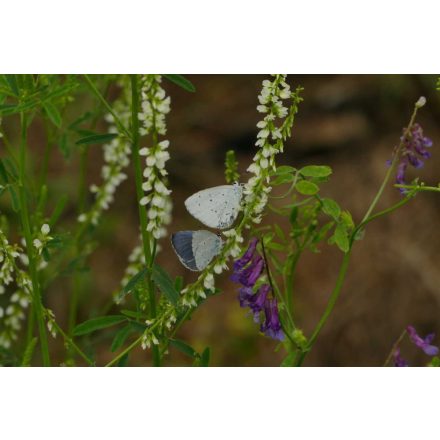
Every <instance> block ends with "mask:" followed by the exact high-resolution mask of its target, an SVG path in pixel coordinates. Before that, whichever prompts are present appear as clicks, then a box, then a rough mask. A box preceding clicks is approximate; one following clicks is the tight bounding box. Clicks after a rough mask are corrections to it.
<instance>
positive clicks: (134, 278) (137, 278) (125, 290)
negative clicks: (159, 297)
mask: <svg viewBox="0 0 440 440" xmlns="http://www.w3.org/2000/svg"><path fill="white" fill-rule="evenodd" d="M147 272H148V268H146V267H144V268H143V269H142V270H140V271H139V272H138V273H137V274H136V275H133V276H132V277H131V278H130V280H129V281H128V283H127V284H126V285H125V286H124V288H123V289H122V291H121V292H120V293H119V295H118V297H117V301H121V300H122V299H123V298H124V297H125V296H126V295H127V294H129V293H130V292H131V291H132V290H133V289H134V288H135V287H136V284H137V283H139V282H140V281H141V280H142V279H143V278H144V277H145V274H146V273H147Z"/></svg>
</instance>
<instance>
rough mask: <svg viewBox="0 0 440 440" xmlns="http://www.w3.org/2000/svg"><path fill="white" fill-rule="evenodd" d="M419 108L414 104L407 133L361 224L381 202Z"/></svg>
mask: <svg viewBox="0 0 440 440" xmlns="http://www.w3.org/2000/svg"><path fill="white" fill-rule="evenodd" d="M418 109H419V107H418V106H417V105H415V106H414V111H413V113H412V115H411V119H410V120H409V123H408V126H407V128H406V130H405V133H404V134H403V136H402V140H401V141H400V143H399V146H398V147H397V150H396V151H395V153H394V157H393V161H392V162H391V166H390V167H389V168H388V171H387V173H386V174H385V178H384V179H383V182H382V185H381V186H380V188H379V191H378V192H377V194H376V196H375V197H374V199H373V202H372V203H371V205H370V207H369V208H368V210H367V212H366V213H365V215H364V218H363V219H362V221H361V224H362V223H364V222H365V221H366V220H367V219H368V218H369V217H370V215H371V213H372V212H373V210H374V208H375V207H376V205H377V203H378V202H379V199H380V198H381V197H382V194H383V191H384V189H385V187H386V186H387V184H388V181H389V180H390V177H391V175H392V174H393V172H394V170H395V168H396V166H397V163H398V162H399V159H400V151H401V149H402V147H403V145H404V143H405V140H406V138H407V136H408V135H409V133H410V131H411V128H412V126H413V124H414V121H415V119H416V115H417V110H418Z"/></svg>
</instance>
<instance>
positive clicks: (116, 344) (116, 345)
mask: <svg viewBox="0 0 440 440" xmlns="http://www.w3.org/2000/svg"><path fill="white" fill-rule="evenodd" d="M134 331H135V330H134V328H133V327H132V326H131V325H130V324H128V325H126V326H124V327H122V328H121V329H120V330H118V331H117V332H116V334H115V337H114V338H113V342H112V346H111V348H110V351H112V352H115V351H116V350H119V349H120V348H121V347H122V346H123V345H124V342H125V341H126V340H127V338H128V336H130V334H131V333H133V332H134Z"/></svg>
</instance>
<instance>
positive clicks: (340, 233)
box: [333, 223, 350, 253]
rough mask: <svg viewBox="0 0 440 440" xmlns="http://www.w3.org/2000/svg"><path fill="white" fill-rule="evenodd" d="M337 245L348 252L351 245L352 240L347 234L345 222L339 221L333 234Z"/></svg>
mask: <svg viewBox="0 0 440 440" xmlns="http://www.w3.org/2000/svg"><path fill="white" fill-rule="evenodd" d="M333 237H334V240H335V243H336V245H337V246H338V248H339V249H341V251H342V252H344V253H347V252H348V249H349V247H350V242H349V240H348V236H347V228H346V226H345V224H344V223H339V224H338V226H336V229H335V233H334V234H333Z"/></svg>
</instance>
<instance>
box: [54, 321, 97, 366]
mask: <svg viewBox="0 0 440 440" xmlns="http://www.w3.org/2000/svg"><path fill="white" fill-rule="evenodd" d="M52 323H53V326H54V327H55V328H56V330H57V331H58V332H59V333H60V334H61V336H62V337H63V339H64V341H65V342H66V344H68V345H69V346H70V347H71V348H73V349H74V350H75V351H76V352H77V353H78V354H79V355H80V356H81V357H82V358H83V359H84V360H85V361H86V362H87V364H88V365H90V366H91V367H94V366H95V363H94V362H93V361H92V360H91V359H90V358H89V357H88V356H87V355H86V354H85V353H84V352H83V351H82V350H81V349H80V348H79V347H78V345H76V344H75V342H73V340H72V338H71V337H70V336H69V335H67V334H66V332H65V331H64V330H63V329H62V328H61V327H60V326H59V325H58V324H57V323H56V322H55V321H52Z"/></svg>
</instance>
